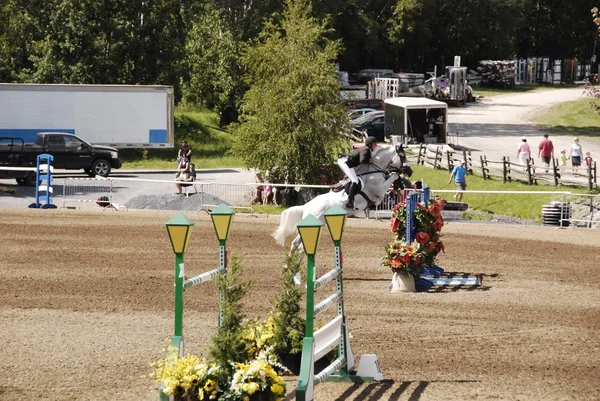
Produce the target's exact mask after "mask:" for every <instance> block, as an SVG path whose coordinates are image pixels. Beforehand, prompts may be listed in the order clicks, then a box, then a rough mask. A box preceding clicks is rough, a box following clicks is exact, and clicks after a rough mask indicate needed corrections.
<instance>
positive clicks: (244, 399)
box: [242, 395, 250, 401]
mask: <svg viewBox="0 0 600 401" xmlns="http://www.w3.org/2000/svg"><path fill="white" fill-rule="evenodd" d="M242 401H250V397H248V396H247V395H245V396H243V397H242Z"/></svg>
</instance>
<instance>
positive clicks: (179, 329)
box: [171, 253, 184, 356]
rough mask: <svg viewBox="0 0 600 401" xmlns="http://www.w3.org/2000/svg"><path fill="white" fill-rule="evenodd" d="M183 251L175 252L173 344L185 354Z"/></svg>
mask: <svg viewBox="0 0 600 401" xmlns="http://www.w3.org/2000/svg"><path fill="white" fill-rule="evenodd" d="M183 276H184V274H183V253H176V254H175V331H174V333H173V337H171V345H172V346H173V347H175V348H177V349H178V350H179V356H183Z"/></svg>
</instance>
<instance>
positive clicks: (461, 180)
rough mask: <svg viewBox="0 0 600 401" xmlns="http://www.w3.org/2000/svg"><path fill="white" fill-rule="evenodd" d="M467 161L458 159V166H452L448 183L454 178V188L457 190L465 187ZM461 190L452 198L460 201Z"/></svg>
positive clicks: (462, 189)
mask: <svg viewBox="0 0 600 401" xmlns="http://www.w3.org/2000/svg"><path fill="white" fill-rule="evenodd" d="M466 165H467V162H466V161H465V160H464V159H463V160H461V161H460V166H454V168H453V169H452V172H451V173H450V179H449V180H448V184H450V183H451V182H452V180H454V183H455V184H456V189H457V190H459V191H464V190H466V189H467V167H466ZM462 196H463V193H462V192H457V193H456V195H454V199H455V200H457V201H459V202H461V201H462Z"/></svg>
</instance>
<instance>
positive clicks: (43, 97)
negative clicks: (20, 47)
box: [0, 84, 174, 149]
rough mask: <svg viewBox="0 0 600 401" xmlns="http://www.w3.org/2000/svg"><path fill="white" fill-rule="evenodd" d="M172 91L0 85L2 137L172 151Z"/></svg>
mask: <svg viewBox="0 0 600 401" xmlns="http://www.w3.org/2000/svg"><path fill="white" fill-rule="evenodd" d="M173 108H174V100H173V87H171V86H137V85H54V84H0V137H11V138H21V139H23V140H24V141H25V143H34V142H35V138H36V134H37V133H38V132H66V133H70V134H74V135H77V136H78V137H79V138H81V139H83V140H85V141H87V142H89V143H91V144H95V145H106V146H111V147H115V148H121V149H123V148H128V149H132V148H173V141H174V118H173Z"/></svg>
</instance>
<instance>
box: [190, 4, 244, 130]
mask: <svg viewBox="0 0 600 401" xmlns="http://www.w3.org/2000/svg"><path fill="white" fill-rule="evenodd" d="M242 46H243V43H242V42H241V41H240V39H239V37H238V34H236V32H235V30H234V29H233V28H232V27H231V26H229V25H228V22H227V20H226V19H225V18H224V16H223V13H222V12H221V11H219V10H218V9H216V8H214V7H212V6H210V5H209V6H207V7H206V9H205V11H204V13H203V14H202V15H201V16H200V17H199V19H198V21H196V22H194V23H193V24H192V29H191V32H190V33H189V35H188V41H187V43H186V52H187V58H186V66H187V69H188V74H189V80H188V82H184V83H183V92H184V99H185V100H186V101H187V102H190V103H201V104H204V105H205V106H207V107H209V108H213V107H214V108H216V110H217V111H218V112H219V114H220V115H221V125H225V124H228V123H229V122H231V121H234V120H236V119H237V106H236V102H238V101H239V100H240V99H241V98H242V96H243V94H244V91H245V89H246V88H245V85H244V82H243V73H244V72H243V68H242V65H241V57H242Z"/></svg>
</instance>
